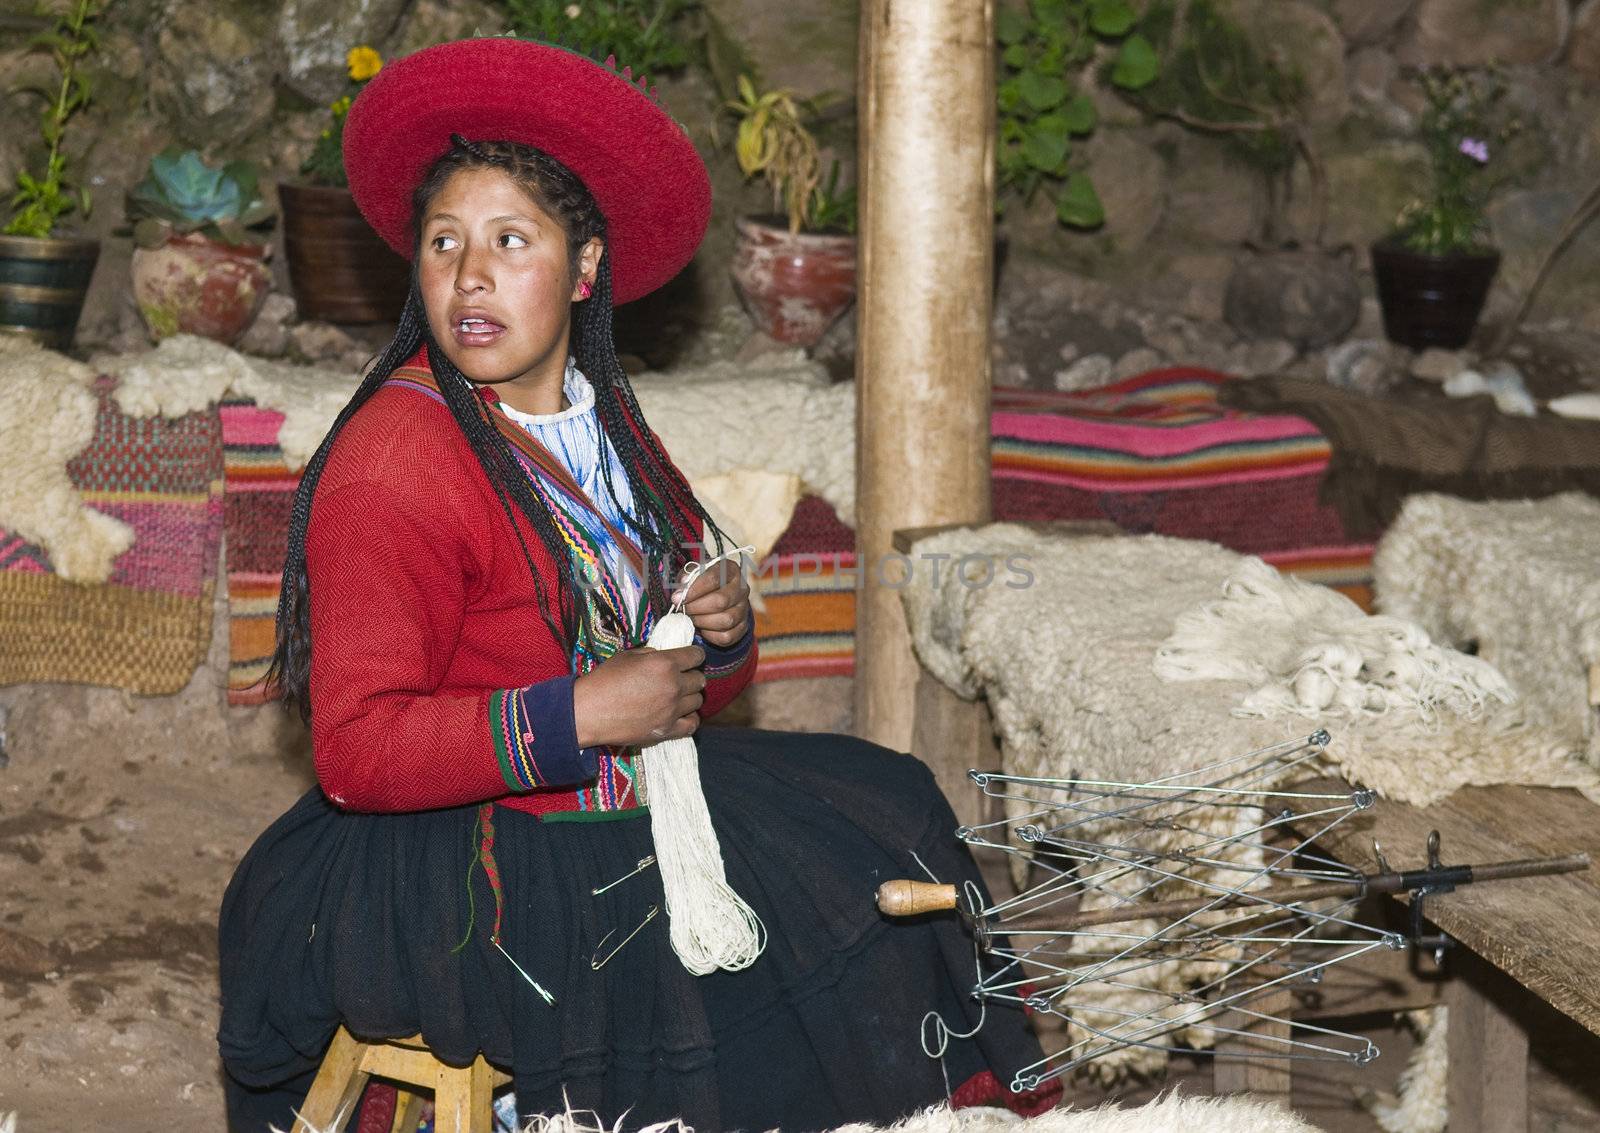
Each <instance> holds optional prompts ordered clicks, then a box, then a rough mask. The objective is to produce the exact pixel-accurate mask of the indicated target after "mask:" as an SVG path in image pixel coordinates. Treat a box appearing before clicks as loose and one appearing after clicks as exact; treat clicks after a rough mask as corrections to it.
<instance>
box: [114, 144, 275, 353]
mask: <svg viewBox="0 0 1600 1133" xmlns="http://www.w3.org/2000/svg"><path fill="white" fill-rule="evenodd" d="M127 213H128V219H129V220H132V221H133V222H134V225H133V241H134V244H135V245H136V247H135V248H134V251H133V296H134V300H135V301H136V302H137V304H138V306H139V314H140V316H142V317H143V319H144V323H145V326H146V327H147V328H149V331H150V333H151V335H152V336H153V337H154V338H156V339H157V340H158V341H159V340H160V339H163V338H165V337H167V336H168V335H171V334H179V333H183V334H198V335H202V336H204V337H206V338H214V339H216V340H217V341H218V342H227V343H232V342H233V341H235V340H236V339H237V338H238V337H239V336H240V335H241V334H243V333H244V330H245V328H246V327H247V326H249V325H250V321H251V320H252V319H254V318H255V316H256V312H257V311H259V310H260V309H261V304H262V302H263V301H264V300H265V299H266V297H267V292H268V290H270V288H271V286H272V273H271V272H270V271H268V269H267V265H266V259H267V252H268V248H267V243H266V233H265V229H266V227H267V226H268V225H269V224H270V223H271V220H272V215H273V214H272V210H271V209H270V208H269V207H268V206H267V204H266V203H265V202H264V201H263V200H262V199H261V194H260V191H259V190H258V188H257V176H256V171H255V169H254V167H252V166H251V165H250V164H249V163H248V162H243V161H233V162H229V163H228V164H227V165H226V166H224V167H222V168H221V169H218V168H215V167H213V166H210V165H207V164H206V163H205V162H204V161H203V160H201V157H200V155H199V154H198V153H196V152H195V151H194V150H183V151H179V150H176V149H169V150H164V151H163V152H161V153H159V154H157V155H156V156H155V157H154V158H152V159H151V160H150V172H149V173H148V174H147V175H146V176H145V178H144V180H142V181H140V182H139V183H138V184H137V185H135V186H134V187H133V188H132V189H130V190H129V191H128V200H127Z"/></svg>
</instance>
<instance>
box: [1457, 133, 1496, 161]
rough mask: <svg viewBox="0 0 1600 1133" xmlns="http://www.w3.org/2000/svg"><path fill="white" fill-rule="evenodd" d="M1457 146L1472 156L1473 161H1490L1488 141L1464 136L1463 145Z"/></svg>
mask: <svg viewBox="0 0 1600 1133" xmlns="http://www.w3.org/2000/svg"><path fill="white" fill-rule="evenodd" d="M1457 148H1458V149H1460V151H1461V152H1462V153H1464V154H1466V155H1467V156H1468V157H1470V158H1471V159H1472V160H1473V161H1476V162H1477V163H1478V164H1479V165H1487V164H1488V162H1489V143H1488V142H1485V141H1482V140H1480V139H1478V138H1462V139H1461V145H1460V146H1458V147H1457Z"/></svg>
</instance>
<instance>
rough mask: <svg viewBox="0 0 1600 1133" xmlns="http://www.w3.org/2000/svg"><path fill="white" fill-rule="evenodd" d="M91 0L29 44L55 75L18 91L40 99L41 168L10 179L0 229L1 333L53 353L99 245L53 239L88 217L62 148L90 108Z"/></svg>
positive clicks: (76, 308) (74, 320) (60, 346)
mask: <svg viewBox="0 0 1600 1133" xmlns="http://www.w3.org/2000/svg"><path fill="white" fill-rule="evenodd" d="M99 13H100V4H99V3H98V2H97V0H76V3H74V4H73V5H72V7H71V8H70V9H68V10H67V11H66V12H65V13H64V14H63V15H62V16H61V17H60V18H59V19H58V20H57V21H56V23H55V26H54V27H53V28H52V29H51V30H49V31H47V32H45V33H43V34H41V35H39V36H37V37H35V38H34V40H33V42H32V43H31V44H30V46H31V47H32V48H34V49H35V50H48V51H49V52H50V54H51V58H52V59H53V60H54V62H55V70H56V75H55V78H54V80H53V81H51V82H50V83H49V84H48V85H46V84H43V83H41V84H39V85H36V86H26V87H23V88H21V89H22V90H25V91H27V92H29V93H32V94H36V95H38V96H39V97H40V98H42V99H44V101H45V110H44V113H43V115H42V117H41V119H40V129H39V133H40V137H41V138H42V140H43V142H44V146H45V159H44V170H43V172H42V173H38V174H36V173H33V172H30V171H29V170H28V169H27V168H23V169H22V170H21V171H19V172H18V174H17V189H16V193H15V194H14V195H13V196H12V198H11V217H10V219H9V220H8V221H7V223H6V225H5V227H4V228H3V229H0V331H9V332H12V333H16V334H23V335H27V336H28V337H30V338H34V339H36V340H38V341H39V342H41V343H43V344H44V345H46V346H49V347H51V348H53V349H56V350H65V349H66V348H67V347H69V346H71V345H72V336H73V334H74V333H75V332H76V331H77V328H78V316H79V315H80V314H81V313H82V311H83V297H84V295H85V293H87V291H88V290H89V278H90V276H92V275H93V274H94V265H95V261H96V260H97V259H99V256H100V241H99V240H95V239H69V238H66V237H61V236H57V235H55V232H56V228H57V226H58V225H59V224H60V222H61V218H62V217H64V216H66V215H67V214H68V213H71V212H72V211H73V210H75V209H76V210H77V211H78V212H79V213H80V214H81V215H87V214H88V212H89V205H90V201H89V192H88V190H87V189H77V188H75V187H74V186H73V184H72V183H71V181H70V180H69V179H68V177H67V155H66V151H65V150H64V149H63V148H62V141H63V138H64V137H65V134H66V128H67V123H68V122H70V121H71V120H72V118H73V116H74V115H76V114H77V113H78V112H79V111H80V110H82V109H83V108H84V107H85V106H87V105H88V104H89V96H90V85H89V79H88V77H87V76H86V75H85V74H84V73H83V70H82V67H83V63H84V61H85V59H86V58H87V57H88V56H89V55H90V53H92V52H93V51H94V50H95V48H96V47H97V46H98V43H99V41H98V39H97V38H96V36H95V30H94V19H95V17H96V16H98V15H99Z"/></svg>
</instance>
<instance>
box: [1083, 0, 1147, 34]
mask: <svg viewBox="0 0 1600 1133" xmlns="http://www.w3.org/2000/svg"><path fill="white" fill-rule="evenodd" d="M1138 19H1139V14H1138V13H1137V12H1135V11H1134V10H1133V5H1132V4H1129V3H1128V0H1094V4H1093V6H1092V7H1091V8H1090V9H1089V27H1090V28H1091V29H1092V30H1093V31H1094V34H1095V35H1098V36H1104V37H1105V38H1107V39H1116V38H1117V37H1118V36H1123V35H1127V34H1128V32H1130V31H1132V30H1133V25H1134V24H1135V23H1136V22H1138Z"/></svg>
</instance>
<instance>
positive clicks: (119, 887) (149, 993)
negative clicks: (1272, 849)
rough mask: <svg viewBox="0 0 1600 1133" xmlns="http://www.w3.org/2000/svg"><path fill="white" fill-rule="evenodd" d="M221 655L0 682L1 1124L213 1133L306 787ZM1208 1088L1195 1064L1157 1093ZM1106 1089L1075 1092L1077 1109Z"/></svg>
mask: <svg viewBox="0 0 1600 1133" xmlns="http://www.w3.org/2000/svg"><path fill="white" fill-rule="evenodd" d="M219 661H220V658H219V657H217V656H215V655H214V656H213V664H211V665H208V666H206V667H203V668H202V669H201V670H200V672H199V673H198V674H197V675H196V677H195V680H194V681H193V682H191V685H190V687H189V688H188V689H186V690H185V691H184V692H183V693H182V694H179V695H178V696H175V697H168V698H160V699H149V700H140V699H138V698H132V697H125V696H122V695H121V694H119V693H116V692H111V691H107V690H98V689H83V688H40V687H31V688H24V689H0V712H3V713H4V715H3V717H0V731H3V739H0V743H3V750H4V752H5V753H6V756H7V761H6V762H5V763H4V765H3V766H0V892H3V893H4V894H5V896H4V900H3V903H0V1043H3V1044H4V1045H3V1049H0V1113H4V1112H5V1111H8V1110H13V1111H16V1112H17V1114H18V1125H17V1129H18V1133H69V1131H70V1133H82V1131H85V1130H116V1131H119V1133H122V1131H126V1133H142V1131H150V1133H217V1131H219V1130H221V1129H222V1128H223V1117H222V1090H221V1086H220V1081H219V1077H218V1075H219V1070H218V1065H217V1059H216V1047H215V1042H214V1033H215V1030H216V1024H217V994H216V980H217V956H216V945H215V938H214V933H215V922H216V912H217V906H218V903H219V901H220V900H221V896H222V892H223V889H224V887H225V885H226V883H227V880H228V877H229V875H230V874H231V872H232V870H233V868H234V865H235V863H236V862H237V861H238V859H239V857H240V855H241V854H242V853H243V852H244V850H245V849H246V847H247V846H248V845H249V844H250V842H251V840H252V839H253V838H254V837H255V835H256V834H257V833H258V832H259V831H260V830H261V829H262V828H263V827H264V826H265V825H266V824H267V823H268V822H269V821H271V819H273V818H274V817H276V815H277V814H279V813H280V812H281V811H282V810H283V809H284V808H285V807H287V806H288V805H289V804H290V803H291V802H292V801H293V800H294V798H295V797H296V796H297V795H299V794H300V792H301V791H303V790H304V789H306V787H307V786H308V785H309V784H310V782H311V775H310V769H309V759H308V756H307V752H306V747H305V741H304V736H303V734H300V733H299V732H298V730H297V729H296V728H293V727H290V726H289V725H288V724H287V723H286V722H285V721H283V720H282V719H281V717H280V716H279V715H278V714H277V713H276V712H274V711H271V710H255V709H231V710H227V709H224V708H223V707H222V702H221V688H220V671H221V670H220V667H219V664H218V663H217V662H219ZM849 693H850V687H849V681H848V680H845V679H838V678H834V679H830V680H820V681H812V682H784V683H781V684H777V685H767V686H758V687H757V688H756V689H755V690H753V695H751V696H749V697H747V698H746V699H745V701H744V702H743V703H742V704H741V706H740V708H739V710H738V711H737V712H736V713H735V715H736V716H739V717H742V719H743V720H745V721H754V722H756V723H759V724H761V725H763V726H770V727H809V728H811V729H814V730H838V729H843V728H846V727H848V723H849V709H848V706H849ZM1359 1025H1360V1026H1362V1027H1363V1028H1364V1029H1366V1030H1367V1031H1368V1033H1371V1034H1372V1035H1373V1037H1374V1038H1375V1040H1376V1041H1377V1042H1378V1044H1379V1045H1380V1046H1381V1047H1382V1048H1383V1049H1384V1057H1383V1058H1382V1059H1380V1060H1379V1061H1378V1062H1377V1063H1375V1064H1374V1065H1373V1066H1371V1067H1367V1068H1364V1069H1357V1068H1354V1067H1351V1068H1346V1069H1343V1070H1339V1069H1334V1070H1332V1071H1330V1070H1328V1069H1326V1068H1325V1067H1323V1066H1322V1065H1320V1064H1319V1065H1317V1066H1312V1067H1308V1068H1307V1069H1306V1070H1305V1071H1304V1072H1297V1074H1296V1092H1295V1099H1294V1100H1295V1104H1296V1106H1297V1108H1300V1109H1301V1110H1302V1111H1303V1112H1304V1113H1305V1115H1306V1116H1307V1117H1308V1118H1309V1119H1310V1120H1312V1121H1314V1122H1316V1123H1317V1124H1319V1125H1321V1126H1322V1127H1323V1128H1325V1129H1327V1130H1328V1131H1329V1133H1373V1131H1374V1130H1375V1129H1376V1126H1375V1125H1373V1124H1372V1122H1371V1121H1370V1119H1368V1118H1367V1117H1366V1116H1365V1115H1364V1114H1363V1113H1361V1111H1360V1110H1359V1109H1358V1107H1357V1106H1356V1105H1355V1102H1354V1096H1355V1093H1356V1091H1357V1090H1359V1089H1388V1088H1392V1086H1393V1083H1394V1080H1395V1078H1396V1076H1397V1075H1398V1074H1399V1072H1400V1069H1401V1068H1402V1067H1403V1066H1404V1062H1405V1057H1406V1054H1407V1053H1408V1051H1409V1047H1410V1039H1409V1036H1408V1035H1407V1034H1406V1033H1405V1032H1404V1031H1403V1030H1402V1029H1399V1028H1397V1027H1396V1026H1395V1025H1394V1024H1393V1022H1392V1021H1391V1020H1386V1019H1376V1020H1366V1021H1363V1022H1360V1023H1359ZM1575 1030H1576V1029H1575V1028H1571V1027H1567V1028H1562V1027H1561V1026H1560V1024H1559V1021H1554V1022H1552V1023H1551V1025H1550V1027H1549V1028H1548V1029H1546V1030H1543V1031H1542V1032H1541V1035H1542V1037H1541V1040H1540V1049H1539V1052H1538V1053H1539V1054H1540V1057H1541V1061H1540V1062H1539V1064H1538V1065H1537V1066H1536V1068H1535V1071H1534V1076H1533V1096H1534V1100H1535V1106H1536V1109H1535V1114H1534V1122H1533V1126H1532V1128H1533V1129H1534V1130H1535V1131H1537V1133H1576V1131H1577V1130H1580V1129H1582V1130H1592V1129H1595V1128H1597V1127H1600V1104H1597V1102H1596V1099H1595V1097H1594V1096H1593V1095H1592V1094H1587V1093H1585V1091H1584V1090H1583V1089H1581V1088H1579V1087H1578V1086H1577V1085H1575V1083H1579V1082H1583V1081H1585V1080H1586V1079H1587V1078H1588V1077H1589V1076H1590V1075H1589V1074H1588V1072H1587V1071H1586V1070H1585V1069H1584V1067H1586V1066H1587V1067H1592V1066H1593V1065H1594V1061H1595V1055H1596V1053H1597V1052H1600V1044H1597V1043H1596V1041H1595V1040H1594V1038H1593V1037H1592V1036H1588V1035H1587V1034H1583V1033H1574V1032H1575ZM1170 1086H1176V1087H1177V1088H1180V1089H1184V1090H1187V1091H1190V1092H1198V1093H1204V1092H1209V1089H1210V1071H1209V1067H1208V1066H1207V1065H1206V1064H1205V1063H1204V1062H1203V1061H1189V1060H1185V1059H1174V1060H1173V1065H1172V1069H1171V1073H1170V1075H1169V1078H1168V1079H1167V1080H1166V1081H1165V1082H1162V1083H1145V1084H1138V1083H1136V1084H1131V1085H1129V1086H1128V1087H1126V1088H1125V1089H1124V1090H1123V1091H1120V1093H1121V1094H1123V1095H1124V1096H1126V1097H1127V1098H1128V1099H1129V1100H1137V1099H1141V1098H1147V1097H1149V1096H1151V1095H1152V1094H1153V1093H1155V1092H1156V1091H1157V1090H1159V1089H1161V1088H1165V1087H1170ZM1106 1096H1107V1095H1105V1094H1104V1093H1102V1092H1100V1091H1098V1090H1096V1089H1094V1088H1092V1087H1089V1086H1079V1087H1076V1088H1075V1090H1074V1094H1073V1100H1074V1102H1075V1103H1077V1104H1083V1105H1088V1104H1094V1103H1098V1102H1099V1101H1101V1100H1104V1098H1105V1097H1106Z"/></svg>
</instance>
